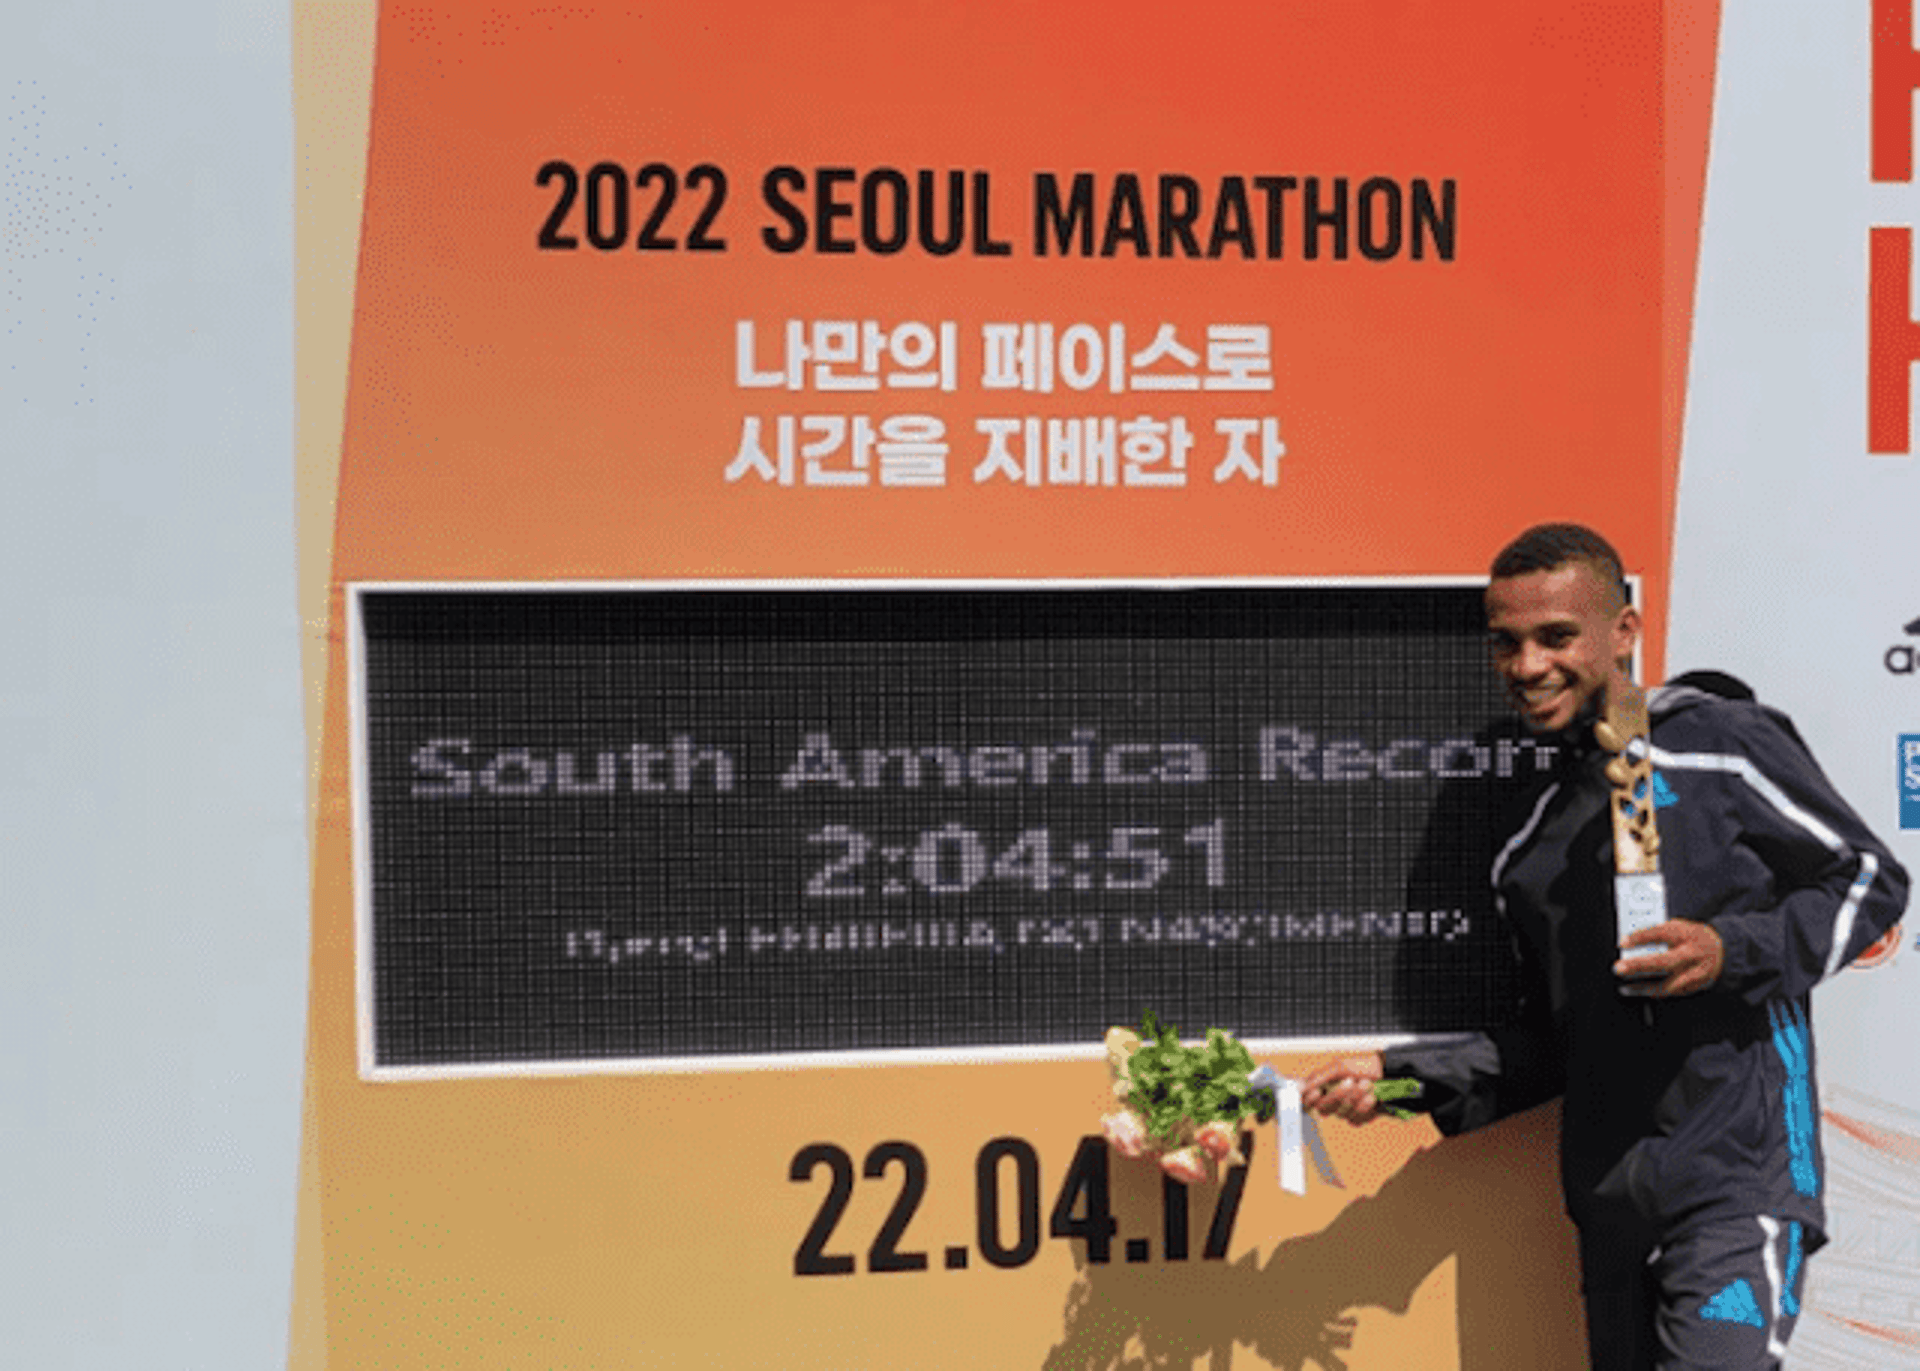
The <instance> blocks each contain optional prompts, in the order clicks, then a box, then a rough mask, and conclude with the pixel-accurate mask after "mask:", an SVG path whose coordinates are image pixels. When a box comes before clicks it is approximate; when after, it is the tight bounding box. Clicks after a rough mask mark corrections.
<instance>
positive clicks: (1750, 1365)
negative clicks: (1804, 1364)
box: [1580, 1215, 1806, 1371]
mask: <svg viewBox="0 0 1920 1371" xmlns="http://www.w3.org/2000/svg"><path fill="white" fill-rule="evenodd" d="M1802 1242H1803V1235H1802V1232H1801V1228H1800V1225H1799V1224H1797V1223H1791V1222H1787V1221H1785V1220H1780V1219H1774V1218H1769V1217H1767V1216H1765V1215H1760V1216H1756V1217H1754V1218H1750V1219H1729V1220H1725V1221H1722V1222H1718V1223H1711V1224H1707V1225H1704V1226H1702V1227H1700V1228H1698V1229H1694V1230H1691V1231H1689V1232H1687V1233H1686V1234H1684V1235H1682V1236H1680V1237H1677V1238H1675V1239H1673V1240H1672V1241H1670V1242H1667V1243H1664V1244H1657V1243H1653V1242H1650V1241H1645V1240H1641V1239H1639V1238H1631V1237H1625V1236H1623V1235H1620V1234H1617V1233H1595V1234H1590V1233H1588V1232H1586V1231H1584V1230H1583V1231H1582V1233H1581V1235H1580V1266H1581V1288H1582V1293H1583V1294H1584V1296H1585V1299H1586V1306H1587V1349H1588V1355H1589V1358H1590V1359H1591V1363H1592V1366H1593V1371H1764V1369H1765V1368H1771V1367H1777V1366H1778V1365H1779V1364H1780V1361H1781V1359H1782V1358H1783V1357H1784V1356H1786V1351H1787V1339H1788V1337H1789V1336H1790V1335H1791V1334H1792V1332H1793V1324H1794V1320H1795V1319H1796V1318H1797V1317H1798V1316H1799V1313H1800V1292H1801V1289H1802V1287H1803V1285H1804V1282H1805V1275H1806V1261H1805V1252H1804V1249H1803V1245H1802Z"/></svg>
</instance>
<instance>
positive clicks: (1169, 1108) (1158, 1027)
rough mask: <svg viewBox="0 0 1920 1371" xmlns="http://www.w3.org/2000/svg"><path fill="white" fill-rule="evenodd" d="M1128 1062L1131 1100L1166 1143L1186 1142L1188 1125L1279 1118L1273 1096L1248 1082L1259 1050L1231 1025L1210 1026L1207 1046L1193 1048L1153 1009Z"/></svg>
mask: <svg viewBox="0 0 1920 1371" xmlns="http://www.w3.org/2000/svg"><path fill="white" fill-rule="evenodd" d="M1127 1065H1128V1075H1129V1077H1130V1079H1131V1081H1132V1085H1131V1087H1130V1093H1129V1094H1128V1096H1127V1103H1128V1104H1129V1105H1131V1106H1132V1107H1133V1108H1134V1109H1136V1110H1138V1111H1139V1113H1140V1114H1141V1116H1142V1117H1143V1118H1144V1119H1145V1120H1146V1124H1147V1132H1148V1133H1149V1134H1150V1135H1151V1136H1152V1137H1153V1138H1154V1139H1155V1140H1156V1141H1158V1142H1160V1143H1163V1144H1169V1143H1177V1142H1179V1141H1181V1138H1182V1134H1183V1133H1184V1132H1185V1129H1186V1126H1187V1125H1188V1124H1191V1125H1192V1126H1193V1127H1195V1128H1199V1127H1202V1126H1204V1125H1206V1124H1209V1123H1212V1122H1214V1121H1215V1120H1224V1121H1226V1122H1228V1123H1238V1122H1239V1121H1240V1120H1241V1119H1243V1118H1245V1117H1246V1116H1247V1115H1248V1114H1253V1115H1255V1116H1256V1117H1257V1118H1258V1119H1259V1120H1260V1121H1261V1122H1262V1123H1265V1122H1266V1121H1267V1120H1268V1119H1270V1118H1272V1117H1273V1096H1272V1095H1271V1094H1270V1093H1269V1092H1266V1091H1256V1090H1254V1089H1253V1088H1252V1087H1251V1086H1250V1085H1249V1084H1248V1083H1247V1077H1248V1076H1249V1075H1250V1074H1251V1073H1252V1071H1253V1069H1254V1061H1253V1054H1252V1053H1250V1052H1248V1051H1247V1049H1246V1048H1245V1047H1244V1046H1243V1045H1242V1044H1241V1043H1240V1042H1239V1041H1238V1040H1237V1039H1236V1038H1234V1036H1233V1035H1232V1034H1231V1033H1228V1032H1227V1031H1226V1030H1225V1029H1221V1028H1210V1029H1208V1030H1207V1040H1206V1043H1205V1045H1204V1046H1199V1045H1195V1046H1188V1045H1187V1044H1185V1043H1182V1042H1181V1041H1180V1032H1179V1030H1178V1029H1177V1028H1175V1027H1174V1026H1173V1025H1172V1024H1163V1023H1161V1022H1160V1018H1159V1016H1158V1015H1157V1014H1155V1013H1154V1012H1153V1011H1152V1010H1148V1011H1147V1013H1146V1016H1145V1018H1144V1019H1143V1020H1142V1022H1141V1025H1140V1046H1139V1048H1138V1049H1137V1050H1136V1051H1135V1052H1134V1053H1133V1055H1132V1057H1131V1058H1129V1059H1128V1064H1127Z"/></svg>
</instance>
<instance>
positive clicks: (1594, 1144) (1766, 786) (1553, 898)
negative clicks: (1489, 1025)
mask: <svg viewBox="0 0 1920 1371" xmlns="http://www.w3.org/2000/svg"><path fill="white" fill-rule="evenodd" d="M1702 684H1704V685H1706V686H1709V687H1711V688H1712V689H1702V688H1701V685H1702ZM1714 691H1718V692H1721V693H1713V692H1714ZM1743 695H1744V698H1741V696H1743ZM1649 712H1650V714H1651V716H1652V722H1653V730H1652V732H1653V749H1654V757H1653V761H1654V767H1655V784H1654V797H1655V806H1656V810H1655V813H1656V823H1657V825H1658V828H1659V831H1660V838H1661V847H1660V859H1661V868H1662V870H1663V871H1664V872H1665V873H1666V886H1667V910H1668V915H1669V917H1671V918H1678V919H1693V920H1698V921H1702V922H1706V923H1710V924H1712V925H1713V927H1714V929H1715V931H1717V932H1718V933H1719V935H1720V937H1721V940H1722V942H1723V943H1724V944H1725V947H1726V964H1725V967H1724V969H1723V970H1722V971H1721V974H1720V979H1719V981H1718V982H1717V983H1716V984H1715V985H1713V986H1712V987H1711V988H1709V989H1708V990H1706V991H1704V992H1702V993H1700V994H1697V995H1692V996H1684V997H1680V998H1677V999H1667V1000H1646V999H1633V998H1628V997H1626V996H1623V995H1621V994H1620V991H1619V988H1618V986H1619V982H1618V980H1617V979H1616V977H1615V976H1614V974H1613V971H1612V966H1613V963H1614V961H1615V959H1616V958H1617V956H1618V953H1617V951H1616V948H1615V935H1614V915H1613V877H1612V872H1613V830H1612V824H1611V821H1610V819H1609V814H1608V804H1609V795H1610V791H1611V788H1610V787H1609V785H1608V783H1607V781H1606V778H1605V776H1604V775H1603V774H1602V768H1603V766H1604V765H1605V762H1606V755H1605V754H1604V753H1602V752H1600V751H1599V749H1598V748H1597V747H1596V746H1595V745H1594V744H1593V743H1592V741H1591V732H1590V730H1589V729H1587V728H1585V727H1584V726H1583V727H1581V728H1580V729H1579V731H1578V736H1576V737H1574V738H1573V739H1571V740H1570V741H1568V742H1567V744H1566V746H1565V747H1564V748H1563V751H1562V756H1561V759H1560V764H1559V766H1558V768H1557V769H1556V770H1555V771H1554V772H1553V773H1551V774H1550V775H1549V776H1547V777H1546V778H1544V779H1543V781H1542V783H1541V785H1540V786H1539V787H1538V788H1537V789H1536V790H1534V791H1533V792H1532V793H1531V794H1530V795H1529V796H1528V798H1527V799H1526V801H1525V802H1524V803H1523V805H1522V806H1521V810H1520V812H1519V814H1518V815H1517V817H1518V819H1519V822H1518V827H1517V828H1516V829H1515V830H1514V831H1513V834H1512V836H1511V837H1510V838H1509V839H1508V840H1507V842H1506V845H1505V846H1504V847H1503V848H1502V849H1501V851H1500V852H1499V854H1498V856H1497V857H1496V858H1495V860H1494V866H1493V881H1494V888H1495V893H1496V898H1497V900H1498V903H1499V905H1500V907H1501V908H1502V910H1503V912H1504V914H1505V916H1506V918H1507V920H1508V924H1509V926H1510V927H1511V929H1512V931H1513V934H1514V939H1515V943H1516V945H1517V950H1518V955H1519V956H1520V958H1521V961H1522V963H1523V971H1524V984H1525V987H1526V990H1525V998H1524V1001H1523V1003H1522V1004H1521V1005H1520V1006H1518V1007H1517V1010H1516V1013H1515V1017H1514V1019H1513V1021H1512V1022H1511V1023H1510V1024H1509V1025H1507V1026H1506V1027H1504V1028H1501V1029H1498V1030H1495V1031H1494V1032H1492V1033H1489V1034H1481V1035H1474V1036H1473V1037H1472V1038H1471V1039H1470V1040H1467V1041H1464V1042H1460V1043H1451V1044H1446V1045H1428V1046H1416V1047H1408V1048H1396V1049H1390V1050H1389V1051H1387V1052H1386V1053H1385V1054H1384V1057H1385V1061H1386V1067H1387V1074H1388V1075H1389V1076H1414V1077H1417V1078H1418V1079H1420V1080H1421V1081H1422V1082H1423V1083H1424V1085H1425V1087H1426V1089H1425V1092H1424V1093H1425V1106H1426V1107H1427V1108H1428V1109H1430V1110H1431V1112H1432V1114H1433V1116H1434V1121H1435V1123H1436V1124H1437V1125H1438V1126H1439V1128H1440V1129H1441V1131H1442V1132H1443V1133H1448V1134H1453V1133H1460V1132H1465V1131H1466V1130H1468V1129H1472V1128H1477V1127H1480V1126H1481V1125H1483V1124H1487V1123H1491V1122H1492V1121H1493V1120H1495V1119H1497V1118H1500V1117H1502V1116H1504V1115H1507V1114H1511V1113H1514V1112H1516V1111H1518V1110H1521V1109H1526V1108H1529V1107H1531V1106H1532V1105H1535V1104H1538V1103H1540V1102H1542V1101H1544V1100H1546V1099H1549V1098H1551V1097H1552V1096H1554V1095H1556V1094H1559V1095H1564V1097H1565V1098H1564V1105H1563V1115H1562V1122H1561V1143H1560V1151H1561V1156H1560V1166H1561V1181H1562V1185H1563V1188H1564V1192H1565V1196H1566V1203H1567V1211H1568V1213H1569V1214H1570V1215H1571V1216H1572V1218H1573V1220H1574V1222H1575V1223H1577V1224H1579V1225H1581V1226H1582V1227H1583V1228H1586V1227H1588V1226H1590V1225H1599V1226H1619V1227H1621V1228H1623V1229H1625V1230H1628V1231H1640V1232H1643V1233H1645V1234H1648V1235H1655V1236H1657V1237H1658V1238H1659V1239H1660V1240H1665V1239H1666V1238H1667V1237H1671V1236H1675V1235H1678V1234H1679V1233H1682V1232H1684V1231H1686V1230H1687V1229H1688V1228H1690V1227H1692V1226H1693V1225H1695V1224H1699V1223H1703V1222H1708V1221H1712V1220H1716V1219H1724V1218H1730V1217H1735V1216H1752V1215H1761V1214H1770V1215H1774V1216H1776V1217H1779V1218H1783V1219H1788V1220H1796V1221H1798V1222H1800V1223H1802V1224H1803V1225H1805V1226H1806V1228H1807V1237H1808V1244H1809V1250H1811V1248H1812V1247H1813V1246H1817V1245H1819V1243H1820V1242H1821V1241H1822V1239H1823V1236H1824V1224H1825V1214H1824V1211H1823V1208H1822V1205H1821V1181H1822V1176H1823V1171H1822V1160H1821V1152H1820V1136H1819V1127H1818V1119H1819V1100H1818V1095H1817V1090H1816V1085H1815V1080H1814V1063H1813V1041H1812V1033H1811V1025H1810V1019H1809V1011H1808V999H1807V996H1808V992H1809V991H1810V990H1811V989H1812V988H1813V986H1814V985H1815V984H1817V983H1818V982H1819V981H1821V980H1822V979H1824V978H1825V977H1827V976H1830V975H1832V974H1833V973H1834V972H1836V971H1838V970H1839V969H1840V968H1841V967H1843V966H1845V965H1846V964H1847V962H1848V961H1850V960H1851V959H1852V958H1854V957H1856V956H1858V955H1859V953H1860V952H1861V951H1862V950H1863V949H1864V948H1866V947H1867V946H1868V945H1869V944H1870V943H1872V942H1873V941H1874V940H1875V939H1876V938H1878V937H1879V936H1880V935H1881V934H1882V933H1883V932H1885V931H1886V930H1887V929H1889V928H1891V927H1892V926H1893V925H1894V924H1895V923H1896V922H1898V920H1899V918H1900V914H1901V911H1902V910H1903V909H1904V908H1905V905H1906V898H1907V873H1906V872H1905V871H1904V870H1903V869H1902V868H1901V866H1900V865H1899V863H1898V862H1896V861H1895V860H1894V859H1893V857H1892V855H1891V854H1890V853H1889V852H1888V851H1887V849H1886V847H1885V846H1884V845H1883V844H1882V843H1881V842H1880V841H1879V840H1878V839H1877V838H1875V837H1874V836H1873V834H1871V833H1870V832H1868V831H1867V828H1866V826H1865V824H1863V823H1862V822H1861V821H1860V818H1859V816H1857V815H1856V814H1855V813H1854V812H1853V810H1852V809H1851V808H1849V807H1848V805H1847V804H1846V802H1845V801H1844V800H1842V799H1841V798H1840V796H1839V795H1838V794H1836V793H1835V791H1834V789H1833V787H1832V785H1830V784H1829V783H1828V781H1827V779H1826V777H1825V776H1824V775H1823V774H1822V773H1821V771H1820V768H1819V766H1818V764H1817V763H1816V762H1815V761H1814V759H1813V757H1812V755H1811V754H1810V753H1809V752H1808V751H1807V748H1806V746H1805V745H1804V744H1803V743H1802V742H1801V741H1800V738H1799V735H1798V734H1797V733H1796V732H1795V731H1794V728H1793V725H1792V723H1791V722H1790V721H1789V720H1788V719H1787V718H1786V716H1785V715H1783V714H1780V713H1778V712H1777V711H1775V710H1772V709H1769V708H1767V707H1765V706H1763V705H1760V704H1757V703H1755V702H1754V701H1753V700H1752V698H1751V695H1750V694H1747V693H1746V692H1745V687H1744V686H1741V685H1740V684H1739V682H1737V681H1734V680H1732V679H1731V678H1730V677H1725V676H1720V675H1717V674H1708V673H1702V674H1701V675H1699V676H1696V677H1682V678H1680V680H1678V681H1676V682H1674V683H1673V684H1670V685H1668V686H1665V687H1662V688H1660V689H1658V690H1656V691H1653V692H1651V694H1650V699H1649Z"/></svg>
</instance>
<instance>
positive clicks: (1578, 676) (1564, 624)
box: [1487, 562, 1640, 733]
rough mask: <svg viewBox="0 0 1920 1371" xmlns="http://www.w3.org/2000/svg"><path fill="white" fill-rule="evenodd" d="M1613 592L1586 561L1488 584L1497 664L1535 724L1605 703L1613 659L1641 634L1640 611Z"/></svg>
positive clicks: (1565, 722) (1555, 725) (1555, 726)
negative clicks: (1616, 596)
mask: <svg viewBox="0 0 1920 1371" xmlns="http://www.w3.org/2000/svg"><path fill="white" fill-rule="evenodd" d="M1614 598H1615V597H1612V596H1609V594H1608V592H1607V587H1606V585H1605V583H1604V582H1603V581H1602V580H1601V578H1600V577H1599V576H1597V575H1595V574H1594V570H1593V568H1592V567H1590V566H1589V565H1588V564H1587V563H1585V562H1568V563H1566V564H1564V565H1562V566H1558V567H1555V568H1554V569H1553V570H1551V571H1531V572H1528V573H1527V574H1526V575H1524V576H1510V577H1506V578H1504V579H1501V580H1497V581H1495V582H1493V583H1492V584H1491V585H1489V586H1488V587H1487V642H1488V645H1489V647H1490V648H1491V649H1492V652H1493V665H1494V669H1495V670H1496V671H1498V672H1499V673H1500V676H1501V679H1503V680H1504V681H1505V682H1506V685H1507V697H1508V699H1509V700H1511V701H1512V703H1513V707H1514V708H1515V709H1516V710H1518V711H1519V712H1520V717H1521V718H1522V719H1523V720H1525V721H1526V724H1527V727H1528V728H1530V729H1532V730H1533V731H1534V732H1536V733H1557V732H1559V731H1560V730H1561V729H1563V728H1566V727H1568V726H1569V725H1571V724H1573V723H1575V722H1576V721H1578V720H1580V719H1583V718H1586V717H1588V716H1589V715H1591V714H1594V713H1597V712H1598V711H1599V709H1600V708H1601V707H1602V704H1603V703H1604V700H1605V695H1606V688H1607V682H1608V681H1609V680H1611V679H1612V677H1613V674H1614V670H1615V666H1614V664H1615V663H1616V662H1618V661H1620V660H1621V659H1623V658H1626V657H1628V656H1629V655H1630V654H1631V653H1632V651H1633V645H1634V643H1635V642H1636V641H1637V640H1638V639H1639V636H1640V616H1639V614H1638V613H1636V612H1635V610H1634V609H1633V607H1632V606H1631V605H1617V604H1615V603H1613V600H1614Z"/></svg>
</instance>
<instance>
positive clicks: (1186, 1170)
mask: <svg viewBox="0 0 1920 1371" xmlns="http://www.w3.org/2000/svg"><path fill="white" fill-rule="evenodd" d="M1160 1169H1161V1170H1162V1171H1164V1172H1166V1173H1167V1174H1168V1175H1169V1176H1171V1177H1173V1178H1174V1179H1175V1180H1176V1181H1189V1182H1194V1181H1204V1180H1206V1179H1207V1161H1206V1158H1205V1156H1203V1155H1202V1153H1201V1151H1200V1149H1199V1148H1197V1147H1182V1148H1178V1149H1176V1150H1174V1151H1172V1152H1169V1153H1167V1154H1166V1155H1165V1156H1164V1157H1162V1158H1161V1159H1160Z"/></svg>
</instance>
